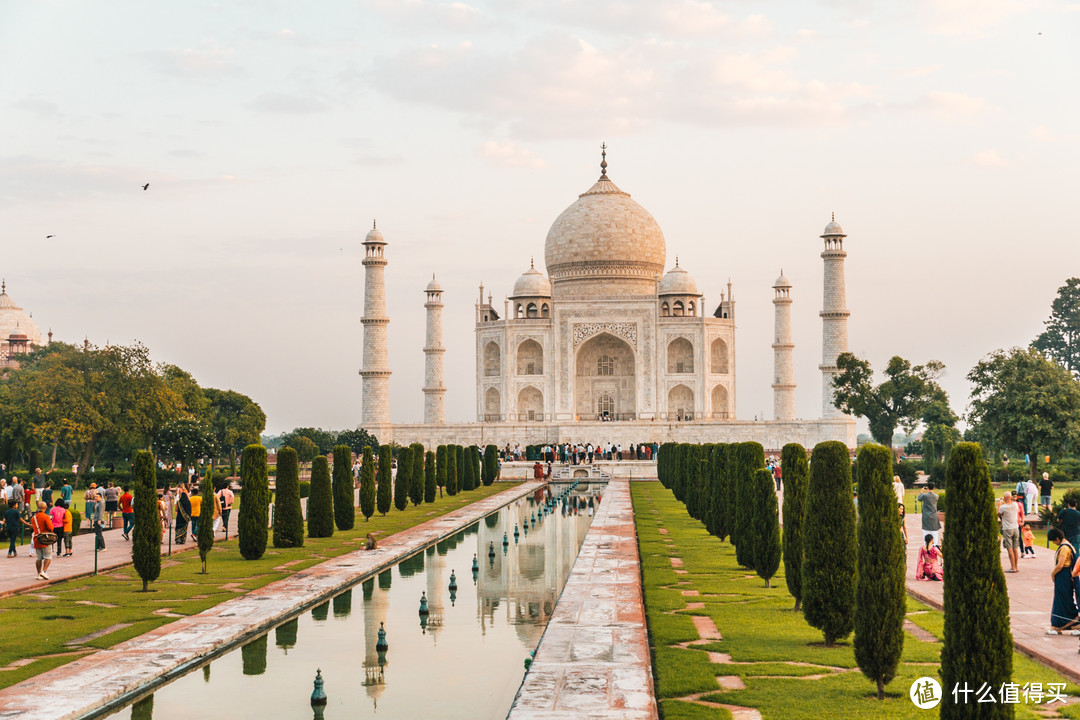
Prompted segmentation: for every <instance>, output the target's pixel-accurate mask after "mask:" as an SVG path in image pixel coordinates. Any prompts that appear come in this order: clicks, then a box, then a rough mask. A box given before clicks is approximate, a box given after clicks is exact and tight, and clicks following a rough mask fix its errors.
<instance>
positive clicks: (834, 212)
mask: <svg viewBox="0 0 1080 720" xmlns="http://www.w3.org/2000/svg"><path fill="white" fill-rule="evenodd" d="M832 221H833V222H836V211H835V210H833V214H832Z"/></svg>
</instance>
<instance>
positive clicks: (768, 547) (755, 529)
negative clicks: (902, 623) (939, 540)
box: [749, 468, 902, 587]
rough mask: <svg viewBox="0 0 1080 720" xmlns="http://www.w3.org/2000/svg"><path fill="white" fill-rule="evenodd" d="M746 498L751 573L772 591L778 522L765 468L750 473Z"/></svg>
mask: <svg viewBox="0 0 1080 720" xmlns="http://www.w3.org/2000/svg"><path fill="white" fill-rule="evenodd" d="M750 498H751V506H752V508H753V518H752V520H751V522H750V528H749V530H750V537H751V541H750V550H751V552H752V553H753V556H754V571H755V572H757V574H758V577H760V578H761V579H762V580H764V581H765V587H772V584H771V581H772V577H773V575H775V574H776V571H777V569H779V567H780V518H779V515H778V513H777V507H776V483H775V482H774V481H773V476H772V473H771V472H769V471H768V469H767V468H759V469H758V470H757V471H756V472H755V473H754V478H753V487H752V488H751V491H750ZM901 567H902V565H901Z"/></svg>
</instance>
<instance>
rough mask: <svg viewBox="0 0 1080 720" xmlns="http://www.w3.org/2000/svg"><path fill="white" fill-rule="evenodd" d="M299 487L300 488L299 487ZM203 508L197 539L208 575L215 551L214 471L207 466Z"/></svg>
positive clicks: (203, 486) (204, 480) (203, 487)
mask: <svg viewBox="0 0 1080 720" xmlns="http://www.w3.org/2000/svg"><path fill="white" fill-rule="evenodd" d="M298 487H299V486H298ZM201 489H202V507H204V508H206V510H203V511H202V512H203V515H201V518H202V519H201V521H200V522H199V534H198V536H197V537H196V538H195V541H196V543H197V544H198V546H199V560H201V561H202V574H203V575H205V574H206V559H207V558H208V557H210V551H211V550H213V549H214V470H213V467H212V466H207V468H206V477H204V478H203V483H202V488H201Z"/></svg>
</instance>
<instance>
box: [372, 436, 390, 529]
mask: <svg viewBox="0 0 1080 720" xmlns="http://www.w3.org/2000/svg"><path fill="white" fill-rule="evenodd" d="M393 463H394V452H393V449H392V448H391V447H390V446H389V445H383V446H382V447H381V448H379V471H378V475H377V476H376V478H375V483H376V485H377V491H376V494H375V509H376V510H378V511H379V514H380V515H386V513H388V512H390V498H391V496H392V492H391V490H392V488H391V485H392V480H391V479H390V475H391V472H390V471H391V470H392V465H393Z"/></svg>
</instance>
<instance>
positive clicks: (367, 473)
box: [360, 445, 376, 521]
mask: <svg viewBox="0 0 1080 720" xmlns="http://www.w3.org/2000/svg"><path fill="white" fill-rule="evenodd" d="M361 462H363V466H362V467H361V468H360V512H361V514H363V516H364V520H365V521H367V520H370V519H371V516H372V515H373V514H374V513H375V494H376V489H375V457H374V456H373V455H372V454H371V446H370V445H365V446H364V455H363V460H362V461H361Z"/></svg>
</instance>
